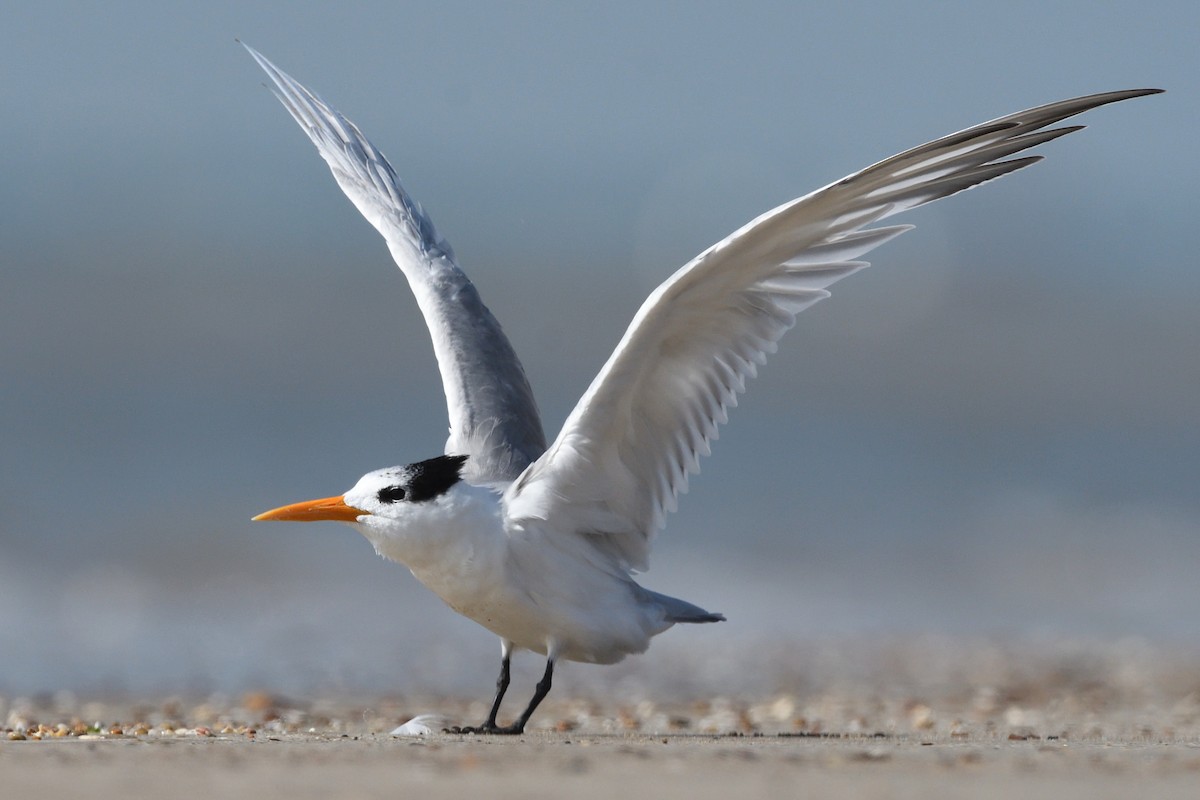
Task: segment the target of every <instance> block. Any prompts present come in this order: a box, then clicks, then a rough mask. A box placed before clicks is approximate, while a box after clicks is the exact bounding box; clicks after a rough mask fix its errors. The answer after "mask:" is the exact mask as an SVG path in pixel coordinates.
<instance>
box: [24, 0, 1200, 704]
mask: <svg viewBox="0 0 1200 800" xmlns="http://www.w3.org/2000/svg"><path fill="white" fill-rule="evenodd" d="M1196 30H1200V6H1197V5H1196V4H1195V3H1190V2H1163V3H1159V4H1156V6H1155V11H1154V13H1147V10H1146V6H1145V4H1144V3H1095V2H1091V0H1078V1H1077V2H1069V1H1068V2H1057V3H1052V4H1046V3H1042V2H1025V1H1024V0H1014V1H1013V2H1009V3H1004V4H990V5H987V4H975V3H972V4H949V5H947V4H927V3H907V2H898V3H887V4H875V3H839V4H824V3H741V4H738V8H737V9H736V10H734V9H733V8H732V7H731V6H729V4H725V3H711V4H705V3H690V2H688V3H683V2H681V3H653V4H644V3H634V2H616V3H603V4H600V3H597V4H558V3H550V2H547V3H505V4H492V3H482V2H479V3H460V2H442V3H437V4H415V3H413V4H410V3H403V4H401V3H394V2H348V3H340V4H337V6H336V7H335V6H334V5H333V4H320V3H291V2H273V3H244V2H204V3H173V4H165V5H164V4H161V3H151V2H123V3H113V4H93V3H63V2H44V3H39V4H9V5H8V6H7V7H6V10H5V12H4V24H3V30H2V31H0V45H2V46H0V103H2V106H3V108H4V109H5V112H6V113H5V120H6V122H5V125H4V132H3V134H2V136H3V147H2V148H0V163H2V166H0V270H2V273H0V274H2V275H3V291H2V292H0V653H4V654H5V656H4V658H3V661H2V666H0V691H5V692H37V691H41V690H53V689H60V688H64V687H66V688H71V689H76V690H101V689H123V690H129V691H140V690H186V689H201V690H206V689H227V690H233V691H236V690H240V689H243V688H254V687H267V688H273V689H279V690H285V691H307V690H310V689H314V688H333V689H365V690H375V689H395V690H406V689H410V688H414V687H419V688H420V689H422V690H427V691H447V692H449V691H459V690H466V691H472V692H482V693H485V694H486V692H487V691H488V687H489V685H490V682H491V680H492V677H493V674H494V671H495V667H496V664H495V661H496V655H497V650H498V648H497V646H496V642H495V639H494V637H492V635H491V634H489V633H487V632H486V631H484V630H483V629H481V628H478V627H477V626H475V625H474V623H471V622H469V621H467V620H465V619H462V618H460V617H458V616H457V615H456V614H454V613H453V612H451V611H450V610H448V609H446V608H444V607H443V606H442V604H441V603H440V601H439V600H437V598H436V597H434V596H433V595H432V594H430V593H429V592H427V591H426V590H424V589H423V588H422V587H421V586H419V585H418V584H417V583H416V581H415V580H414V579H413V578H412V577H411V576H410V575H409V574H408V573H407V571H406V570H404V569H403V568H402V567H399V566H397V565H394V564H389V563H386V562H384V561H382V560H381V559H379V558H377V557H376V556H375V555H374V554H373V552H372V550H371V547H370V545H369V544H367V542H366V541H365V540H363V539H362V538H361V537H359V536H358V535H356V534H355V533H353V532H352V531H351V530H350V529H348V528H344V527H341V526H336V525H333V524H319V525H283V524H271V525H265V524H252V523H250V521H249V519H250V517H251V516H252V515H254V514H256V513H258V512H261V511H264V510H266V509H268V508H272V507H274V506H277V505H281V504H283V503H288V502H292V501H296V500H301V499H306V498H309V497H317V496H326V495H330V494H335V493H339V492H341V491H343V490H345V489H347V488H349V487H350V486H351V485H352V484H353V483H354V482H355V481H356V480H357V478H358V477H359V476H360V475H361V474H362V473H364V472H366V471H368V470H371V469H375V468H378V467H382V466H387V465H391V464H396V463H406V462H410V461H416V460H420V459H423V458H427V457H429V456H432V455H434V454H437V453H439V452H440V450H441V447H442V444H443V442H444V440H445V427H446V419H445V411H444V401H443V398H442V394H441V386H440V383H439V381H438V374H437V371H436V367H435V364H434V361H433V357H432V353H431V348H430V345H429V341H428V334H427V333H426V331H425V328H424V325H423V322H422V320H421V319H420V317H419V314H418V312H417V310H416V306H415V304H414V302H413V300H412V298H411V296H410V294H409V291H408V288H407V286H406V285H405V283H404V281H403V280H402V277H401V275H400V274H399V272H398V270H397V269H396V268H395V266H393V264H392V262H391V260H390V258H389V256H388V254H387V252H386V250H385V248H384V245H383V242H382V240H381V239H380V238H379V237H378V236H377V235H376V233H375V232H374V231H373V230H372V229H371V228H370V227H369V226H368V225H367V223H365V222H364V221H363V220H362V219H361V218H360V217H359V216H358V214H357V212H356V211H355V210H354V209H353V207H352V206H351V205H350V204H349V202H347V201H346V200H345V198H344V197H343V196H342V195H341V193H340V191H339V190H338V189H337V187H336V186H335V184H334V183H333V180H332V179H331V177H330V175H329V173H328V170H327V169H326V167H325V165H324V163H323V162H322V161H321V160H320V159H319V158H318V157H317V155H316V153H315V151H314V150H313V148H312V146H311V145H310V144H309V143H308V141H307V140H306V139H305V137H304V136H303V134H302V133H301V132H300V131H299V130H298V129H297V128H296V126H295V124H294V123H293V122H292V121H291V120H290V119H289V118H288V116H287V114H286V113H285V112H284V110H283V109H282V108H281V107H280V106H279V104H278V103H277V102H276V101H275V99H274V98H273V97H272V96H271V95H270V93H269V92H268V91H266V90H265V89H264V88H263V87H262V85H261V84H262V82H263V80H264V76H263V75H262V74H261V73H260V71H259V69H258V67H257V66H256V65H255V64H254V62H253V61H252V60H251V59H250V57H249V56H248V55H247V54H246V53H245V51H244V50H243V49H242V48H241V47H239V46H238V45H237V44H236V43H235V42H234V37H239V38H241V39H242V40H244V41H246V42H248V43H250V44H252V45H253V46H254V47H256V48H258V49H260V50H261V51H262V52H263V53H264V54H266V55H267V56H268V57H269V58H271V59H272V60H274V61H275V62H276V63H277V64H279V65H280V66H281V67H282V68H283V69H285V70H287V71H289V72H291V73H292V74H293V75H294V76H296V77H297V78H298V79H299V80H301V81H302V82H304V83H305V84H307V85H308V86H310V87H311V88H313V89H315V90H316V91H318V92H320V93H321V94H322V95H323V96H324V97H325V98H326V99H327V100H329V101H330V102H331V103H332V104H333V105H334V106H336V107H337V108H339V109H340V110H342V111H343V112H344V113H345V114H346V115H347V116H348V117H350V118H351V119H353V120H354V121H356V122H357V123H358V124H359V125H360V126H361V127H362V129H363V130H364V131H365V132H366V133H367V135H368V136H369V137H371V139H372V140H373V141H374V142H375V144H376V145H377V146H378V147H379V148H380V149H381V150H382V151H383V152H385V153H386V154H387V155H388V156H389V158H390V160H391V161H392V162H393V164H394V165H395V167H396V169H397V171H398V172H399V174H400V175H401V176H402V178H403V179H404V181H405V184H406V186H407V188H408V189H409V191H410V192H412V194H413V195H414V196H415V197H416V198H417V199H418V200H420V201H421V202H422V203H423V204H424V206H425V207H426V209H428V210H429V212H430V213H431V215H432V216H433V218H434V220H435V221H436V223H437V225H438V227H439V229H440V231H441V232H442V233H443V234H444V235H445V236H446V237H447V238H448V239H449V240H450V241H451V242H452V243H453V245H454V247H455V249H456V251H457V253H458V256H459V260H460V261H461V263H462V264H463V266H464V267H465V269H466V270H467V271H468V272H469V273H470V274H471V276H472V277H473V279H474V280H475V282H476V283H477V285H478V286H479V289H480V291H481V292H482V294H483V296H484V297H485V299H486V300H487V301H488V303H489V305H490V306H491V308H492V310H493V311H494V312H495V313H496V315H497V316H498V317H499V319H500V320H501V321H502V322H503V323H504V324H505V326H506V330H507V332H508V334H509V336H510V338H511V339H512V341H513V344H514V346H515V347H516V349H517V351H518V353H520V354H521V356H522V358H523V360H524V363H525V366H526V369H527V371H528V373H529V375H530V378H531V381H532V383H533V385H534V389H535V391H536V392H537V395H538V398H539V402H540V404H541V409H542V412H543V414H544V417H545V421H546V429H547V432H548V433H549V434H550V435H551V436H553V435H554V433H555V432H556V431H557V430H558V427H559V425H560V424H561V422H562V420H563V419H564V418H565V417H566V415H567V414H568V413H569V412H570V410H571V408H572V406H573V404H574V402H575V400H576V399H577V398H578V397H579V395H580V394H581V393H582V392H583V390H584V389H585V388H586V386H587V384H588V383H589V382H590V380H591V378H592V376H593V375H594V374H595V372H596V371H597V369H598V368H599V367H600V365H601V364H602V363H603V361H604V359H605V358H606V357H607V355H608V354H609V352H610V351H611V349H612V347H613V346H614V345H615V344H616V342H617V340H618V339H619V337H620V335H621V333H622V331H623V330H624V328H625V326H626V324H627V323H628V321H629V320H630V319H631V317H632V316H633V314H634V312H635V311H636V309H637V307H638V306H639V305H640V303H641V302H642V300H643V299H644V298H645V297H646V295H647V294H648V293H649V292H650V291H651V290H652V289H653V288H654V287H655V286H656V285H657V284H658V283H659V282H660V281H662V280H663V279H664V278H666V277H667V276H668V275H669V274H670V273H671V272H673V271H674V270H675V269H676V268H677V267H678V266H679V265H681V264H683V263H684V262H685V261H686V260H688V259H689V258H691V257H692V256H693V255H695V254H696V253H697V252H699V251H700V250H701V249H703V248H704V247H706V246H708V245H709V244H711V243H712V242H714V241H716V240H717V239H719V238H721V237H723V236H725V235H726V234H727V233H729V232H730V231H732V230H733V229H735V228H736V227H738V226H740V225H741V224H743V223H744V222H746V221H747V220H749V219H751V218H752V217H754V216H756V215H757V214H759V213H761V212H763V211H765V210H767V209H769V208H771V207H773V206H775V205H777V204H779V203H781V202H784V201H786V200H789V199H791V198H792V197H795V196H797V195H800V194H803V193H805V192H807V191H809V190H811V189H813V188H816V187H817V186H820V185H823V184H825V183H827V182H829V181H831V180H834V179H837V178H839V177H841V176H843V175H845V174H847V173H849V172H851V171H853V170H856V169H858V168H861V167H863V166H865V165H867V164H869V163H871V162H874V161H876V160H879V159H881V158H884V157H886V156H888V155H891V154H893V153H895V152H898V151H900V150H902V149H904V148H907V147H909V146H912V145H916V144H919V143H921V142H923V141H926V140H928V139H931V138H934V137H937V136H940V135H942V134H945V133H948V132H950V131H953V130H957V129H960V128H963V127H966V126H968V125H971V124H974V123H977V122H981V121H983V120H986V119H990V118H993V117H997V116H1000V115H1002V114H1006V113H1009V112H1012V111H1015V110H1018V109H1021V108H1025V107H1028V106H1032V105H1036V104H1040V103H1044V102H1049V101H1052V100H1057V99H1061V98H1065V97H1070V96H1074V95H1081V94H1088V93H1092V92H1098V91H1104V90H1110V89H1122V88H1133V87H1144V86H1157V87H1161V88H1165V89H1167V90H1168V92H1169V93H1168V94H1166V95H1164V96H1161V97H1153V98H1145V99H1140V100H1135V101H1131V102H1129V103H1125V104H1121V105H1118V106H1114V107H1107V108H1103V109H1100V110H1097V111H1095V112H1092V113H1090V114H1088V115H1087V116H1086V118H1085V119H1084V120H1083V121H1084V122H1086V123H1087V124H1089V125H1090V126H1091V127H1090V128H1089V130H1087V131H1085V132H1082V133H1079V134H1076V135H1073V136H1071V137H1069V138H1067V139H1065V140H1062V141H1059V142H1055V143H1053V144H1051V145H1050V146H1048V147H1045V148H1043V149H1042V152H1043V153H1044V154H1045V155H1047V156H1048V159H1047V161H1046V162H1045V163H1044V164H1040V165H1038V166H1036V167H1034V168H1032V169H1030V170H1028V171H1025V172H1022V173H1021V174H1019V175H1017V176H1013V177H1010V178H1007V179H1005V180H1003V181H1001V182H1000V183H996V184H991V185H989V186H987V187H984V188H982V189H980V190H978V191H972V192H969V193H967V194H965V195H961V196H958V197H955V198H953V199H952V200H949V201H947V202H944V203H938V204H935V205H934V206H933V207H930V208H926V209H922V210H920V211H919V212H916V213H912V214H909V215H907V216H906V217H905V218H903V219H900V218H898V219H897V221H901V222H915V223H916V224H917V225H918V228H917V230H916V231H914V232H912V233H910V234H908V235H906V236H904V237H902V238H901V239H899V240H897V241H895V242H893V243H891V244H889V245H888V246H886V247H885V248H883V249H881V250H878V251H876V252H875V253H873V254H872V260H873V262H874V263H875V267H874V268H873V269H871V270H868V271H867V272H865V273H862V274H860V275H857V276H854V277H853V278H851V279H849V280H847V281H845V282H843V283H841V284H839V285H838V286H837V287H836V289H835V297H834V298H832V299H831V300H829V301H827V302H825V303H821V304H820V305H818V306H816V307H815V308H813V309H812V310H810V311H808V312H806V313H805V314H803V315H802V317H801V319H800V321H799V324H798V325H797V326H796V329H795V330H794V331H793V332H792V333H791V334H790V335H789V337H788V338H787V339H785V341H784V343H783V347H782V348H781V351H780V353H779V354H778V355H777V356H776V357H774V358H773V359H772V362H771V363H770V364H769V365H768V367H767V368H766V369H764V370H763V372H762V376H761V378H760V379H759V380H757V381H756V382H755V383H754V384H753V385H752V387H751V390H750V392H749V394H748V395H746V396H745V398H744V401H743V403H742V405H741V407H740V408H739V409H738V410H737V411H736V412H735V413H734V414H733V417H732V421H731V424H730V425H728V426H727V427H725V428H724V429H723V431H722V438H721V440H720V441H719V442H717V443H716V446H715V448H714V456H713V457H712V458H710V459H708V460H706V461H705V462H704V465H703V469H704V472H703V473H702V474H701V475H699V476H697V477H696V478H694V479H693V482H692V487H691V494H690V495H689V496H688V497H687V498H684V500H683V502H682V503H681V510H680V512H679V513H678V514H676V515H675V516H674V517H673V518H672V519H671V520H670V523H669V526H668V528H667V530H666V531H665V532H663V533H662V534H661V535H660V537H659V539H658V540H657V543H656V550H655V555H654V561H653V569H652V571H651V572H650V573H649V574H648V575H645V576H643V582H644V583H645V584H646V585H648V586H650V587H652V588H654V589H657V590H660V591H664V592H668V593H670V594H675V595H679V596H682V597H685V598H687V599H689V600H692V601H694V602H696V603H698V604H700V605H703V606H705V607H707V608H712V609H714V610H719V611H723V612H725V613H726V614H727V615H728V617H729V622H728V623H725V624H723V625H719V626H703V627H691V628H687V629H684V630H674V631H671V632H669V633H667V634H665V635H664V636H663V637H662V638H660V639H659V640H658V642H657V643H656V646H655V648H652V650H651V654H650V655H649V656H647V657H646V658H641V659H632V660H631V661H630V662H627V664H626V665H624V666H623V667H622V668H621V669H625V670H627V671H628V670H632V671H633V672H634V673H636V672H637V671H639V670H651V669H652V668H653V669H658V670H661V672H660V673H659V674H660V675H662V676H664V677H665V676H667V675H668V674H670V675H674V676H676V677H678V676H679V675H680V674H683V673H685V672H687V670H688V669H689V668H685V667H684V666H682V664H681V663H680V662H679V661H678V659H686V658H687V657H688V656H689V654H691V655H701V656H703V658H704V659H705V660H707V659H710V658H712V654H714V653H720V654H722V657H723V658H724V659H725V662H726V663H727V664H732V665H733V666H732V667H731V668H730V669H729V670H728V671H727V674H731V675H736V674H739V672H740V673H741V674H751V673H752V672H753V670H754V669H755V664H756V652H761V650H762V648H764V647H768V646H771V647H777V646H779V645H780V644H781V643H782V644H786V643H789V642H798V643H804V642H819V641H826V640H841V641H847V640H853V641H860V640H861V641H872V640H878V639H884V638H887V637H906V636H920V635H933V636H943V637H950V638H953V637H1015V638H1018V639H1035V640H1049V641H1063V640H1080V639H1085V640H1098V641H1124V640H1129V641H1136V642H1147V643H1151V644H1152V645H1153V646H1156V647H1157V646H1165V647H1184V648H1196V647H1200V624H1198V623H1197V609H1198V608H1200V580H1197V573H1198V567H1200V493H1198V492H1197V489H1196V486H1197V478H1198V476H1200V426H1198V425H1197V402H1198V398H1200V359H1198V358H1197V354H1198V353H1200V348H1198V345H1200V314H1198V313H1197V307H1198V306H1200V269H1198V268H1197V263H1196V256H1195V247H1194V241H1193V239H1194V236H1193V235H1191V234H1187V231H1188V230H1194V221H1193V217H1194V214H1195V201H1196V199H1197V197H1196V188H1195V187H1196V186H1198V185H1200V162H1198V160H1197V158H1196V155H1195V132H1196V131H1197V130H1200V102H1198V100H1197V83H1196V76H1197V74H1200V70H1198V68H1200V59H1198V58H1197V56H1196V50H1195V41H1194V39H1195V31H1196ZM656 652H658V653H660V654H661V655H657V656H656V655H655V653H656ZM655 659H657V661H656V660H655ZM666 659H670V660H671V663H674V667H671V666H670V665H668V664H663V663H661V662H663V661H664V660H666ZM536 661H537V660H536V659H529V658H526V659H524V660H523V662H522V665H523V666H522V669H526V670H528V671H529V672H530V673H531V674H537V673H539V672H540V665H538V664H536ZM656 665H657V666H656ZM596 669H598V668H594V667H572V668H571V670H564V671H562V676H561V678H560V677H559V676H556V680H558V681H561V682H562V683H563V684H564V685H570V682H571V681H586V680H589V678H588V677H587V676H588V675H590V674H592V673H591V672H590V671H591V670H596ZM668 670H669V672H668ZM699 680H701V684H702V685H703V680H702V679H699ZM705 688H708V689H713V688H715V687H711V686H709V687H705Z"/></svg>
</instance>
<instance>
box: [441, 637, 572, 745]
mask: <svg viewBox="0 0 1200 800" xmlns="http://www.w3.org/2000/svg"><path fill="white" fill-rule="evenodd" d="M553 677H554V659H553V658H547V659H546V671H545V673H543V674H542V679H541V680H540V681H538V685H537V690H536V691H535V692H534V693H533V699H531V700H530V701H529V705H528V706H526V707H525V710H524V711H523V712H521V716H520V718H519V719H518V720H517V721H516V722H514V723H513V724H512V725H507V726H504V727H501V726H499V725H497V724H496V713H497V712H498V711H499V710H500V699H501V698H502V697H503V696H504V690H505V689H507V688H508V656H507V655H506V656H505V657H504V661H503V663H502V664H501V666H500V678H499V679H498V680H497V681H496V699H495V701H494V702H493V703H492V712H491V714H489V715H488V721H487V722H485V723H483V724H482V725H480V726H479V727H478V728H475V727H466V728H447V729H446V731H445V732H446V733H497V734H508V735H515V734H519V733H524V732H525V723H526V722H529V718H530V717H531V716H533V712H534V710H535V709H537V707H538V704H540V703H541V702H542V700H544V699H546V695H548V694H550V685H551V680H552V679H553Z"/></svg>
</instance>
